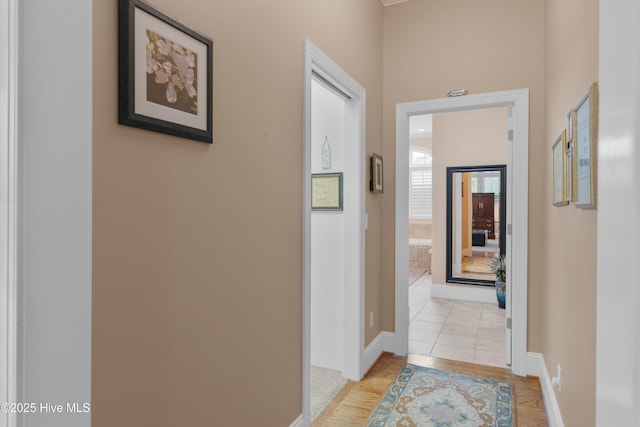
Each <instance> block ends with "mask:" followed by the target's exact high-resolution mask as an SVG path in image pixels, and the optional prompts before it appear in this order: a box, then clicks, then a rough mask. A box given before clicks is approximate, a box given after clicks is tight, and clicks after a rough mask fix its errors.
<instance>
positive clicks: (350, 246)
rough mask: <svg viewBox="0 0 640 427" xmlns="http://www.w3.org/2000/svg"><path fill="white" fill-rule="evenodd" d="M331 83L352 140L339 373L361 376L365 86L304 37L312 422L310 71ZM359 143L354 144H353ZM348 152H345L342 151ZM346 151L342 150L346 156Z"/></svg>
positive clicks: (306, 348) (306, 355) (305, 319)
mask: <svg viewBox="0 0 640 427" xmlns="http://www.w3.org/2000/svg"><path fill="white" fill-rule="evenodd" d="M314 75H315V76H318V77H320V79H321V80H323V81H324V82H325V83H327V84H329V85H331V86H333V87H335V88H336V89H337V90H338V91H339V92H342V93H343V94H344V95H345V96H346V97H347V98H348V99H347V100H346V101H345V136H346V138H348V139H349V140H350V141H355V143H354V146H353V147H350V149H349V150H348V153H349V154H348V155H349V158H350V160H348V161H349V162H351V164H353V165H354V168H353V175H352V178H351V180H350V181H349V182H350V184H349V185H345V194H347V192H349V193H350V194H351V196H349V197H350V199H349V204H350V205H351V206H352V208H351V209H350V211H349V212H347V211H346V210H345V248H344V250H345V253H349V254H355V257H357V263H351V264H350V265H349V266H345V283H346V284H348V286H345V288H344V296H343V297H344V303H343V306H344V317H343V319H344V325H345V326H344V330H343V343H344V344H343V351H344V358H343V366H342V375H343V377H345V378H348V379H351V380H359V379H361V378H362V376H363V375H364V373H365V370H364V362H363V361H364V278H365V266H364V264H365V263H364V260H365V257H364V248H365V241H364V238H365V233H364V218H365V214H364V210H365V191H364V188H365V173H366V168H365V129H366V124H365V117H366V111H365V109H366V91H365V89H364V88H363V87H362V86H360V84H358V82H356V81H355V80H353V79H352V78H351V77H350V76H349V75H348V74H347V73H346V72H345V71H344V70H343V69H342V68H340V67H339V66H338V65H337V64H336V63H335V62H333V61H332V60H331V58H329V57H328V56H327V55H325V54H324V53H323V52H322V51H321V50H320V49H319V48H318V47H316V46H315V45H314V44H313V43H311V41H309V40H308V39H305V41H304V118H303V120H304V122H303V141H304V142H303V144H304V146H303V173H304V176H303V188H304V190H303V197H302V200H303V210H302V212H303V218H302V226H303V266H302V271H303V286H302V300H303V301H302V323H303V324H302V331H303V332H302V335H303V336H302V347H303V348H302V355H303V360H302V396H303V399H302V409H303V411H302V412H303V415H304V422H305V424H304V425H308V424H310V422H309V418H310V414H311V411H310V403H309V402H310V396H311V391H310V390H311V379H310V372H311V81H312V78H313V76H314ZM355 144H357V145H355ZM345 153H347V151H345ZM346 155H347V154H345V156H346Z"/></svg>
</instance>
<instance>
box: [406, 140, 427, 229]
mask: <svg viewBox="0 0 640 427" xmlns="http://www.w3.org/2000/svg"><path fill="white" fill-rule="evenodd" d="M410 155H411V158H410V174H411V176H410V188H409V216H410V217H411V218H431V216H432V203H431V200H432V189H433V182H432V158H431V152H430V151H428V150H427V149H425V148H422V147H415V146H411V153H410Z"/></svg>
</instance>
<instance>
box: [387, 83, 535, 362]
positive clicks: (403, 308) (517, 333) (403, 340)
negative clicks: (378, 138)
mask: <svg viewBox="0 0 640 427" xmlns="http://www.w3.org/2000/svg"><path fill="white" fill-rule="evenodd" d="M528 102H529V101H528V90H527V89H521V90H513V91H504V92H495V93H488V94H480V95H470V96H464V97H458V98H445V99H437V100H429V101H418V102H412V103H404V104H398V105H397V106H396V243H395V247H396V250H395V252H396V260H395V262H396V264H395V272H396V277H395V282H396V286H395V289H396V292H395V297H396V298H395V300H396V303H395V305H396V313H395V316H396V317H395V325H396V326H395V345H396V354H398V355H406V354H407V352H408V344H409V343H408V326H409V325H408V323H409V304H408V286H407V284H408V265H409V247H408V245H407V242H408V240H409V224H408V220H407V219H408V217H409V215H408V206H409V191H408V189H409V146H410V142H409V141H410V137H409V120H410V118H411V117H413V116H418V115H424V114H437V113H447V112H456V111H470V110H481V109H492V108H501V107H505V108H506V109H507V126H508V127H507V129H508V132H507V161H506V165H507V187H508V188H510V189H512V191H511V193H510V194H511V195H512V197H510V198H508V199H507V206H506V224H505V225H506V232H505V234H506V235H505V238H506V251H505V257H506V259H507V265H509V266H510V268H508V269H507V306H506V310H505V316H506V322H505V329H506V339H505V341H506V342H505V350H506V361H507V363H509V362H510V363H511V368H512V370H513V372H514V373H516V374H518V375H524V374H525V373H526V369H527V368H526V340H527V327H526V322H527V237H528V236H527V233H528V223H527V214H528V132H529V130H528V123H529V111H528ZM443 178H444V176H443ZM440 255H442V254H440ZM443 259H444V258H443ZM432 262H433V257H432ZM442 287H444V289H445V291H446V293H447V297H448V298H452V299H463V298H466V297H467V296H468V295H469V293H471V294H472V298H471V299H472V300H482V298H487V297H488V295H489V294H488V293H487V292H486V291H491V290H490V289H484V288H485V287H480V286H473V287H471V288H474V289H471V290H469V289H468V288H469V287H465V286H464V285H442ZM440 291H441V292H442V289H440ZM462 294H464V295H465V297H462ZM493 301H495V292H494V293H493ZM511 331H513V333H511Z"/></svg>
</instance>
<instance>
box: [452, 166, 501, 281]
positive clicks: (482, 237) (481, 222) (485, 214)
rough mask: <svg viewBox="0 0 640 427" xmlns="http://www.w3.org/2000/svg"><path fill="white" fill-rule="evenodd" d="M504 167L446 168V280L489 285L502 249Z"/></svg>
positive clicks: (494, 277) (493, 277)
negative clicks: (494, 263) (493, 268)
mask: <svg viewBox="0 0 640 427" xmlns="http://www.w3.org/2000/svg"><path fill="white" fill-rule="evenodd" d="M506 174H507V166H506V165H489V166H451V167H447V245H446V246H447V282H448V283H463V284H471V285H493V284H494V283H495V280H496V276H495V275H494V274H493V273H492V272H491V268H490V264H491V260H492V259H493V258H494V257H496V256H497V255H498V254H502V255H504V254H505V251H506V228H507V227H506V212H507V208H506V193H507V177H506Z"/></svg>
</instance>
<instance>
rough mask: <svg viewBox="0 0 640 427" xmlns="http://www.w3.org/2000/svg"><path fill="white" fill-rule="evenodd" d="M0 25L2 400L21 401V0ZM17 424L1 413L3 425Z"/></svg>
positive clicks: (7, 6)
mask: <svg viewBox="0 0 640 427" xmlns="http://www.w3.org/2000/svg"><path fill="white" fill-rule="evenodd" d="M0 28H2V30H1V31H0V129H2V133H1V134H0V171H2V174H0V272H2V274H1V275H0V313H1V315H0V402H17V398H16V389H17V387H16V381H17V379H16V372H17V362H16V356H17V341H16V339H17V338H16V332H17V324H16V320H17V318H16V308H17V297H16V290H17V276H16V267H17V229H18V228H17V227H18V225H17V213H18V207H17V200H18V199H17V194H18V179H17V178H18V157H17V150H18V139H17V129H18V123H17V108H18V102H17V99H18V98H17V88H18V72H17V71H18V65H17V64H18V4H17V0H0ZM15 423H16V418H15V414H12V413H10V412H6V411H2V412H0V427H9V426H15V425H16V424H15Z"/></svg>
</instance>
